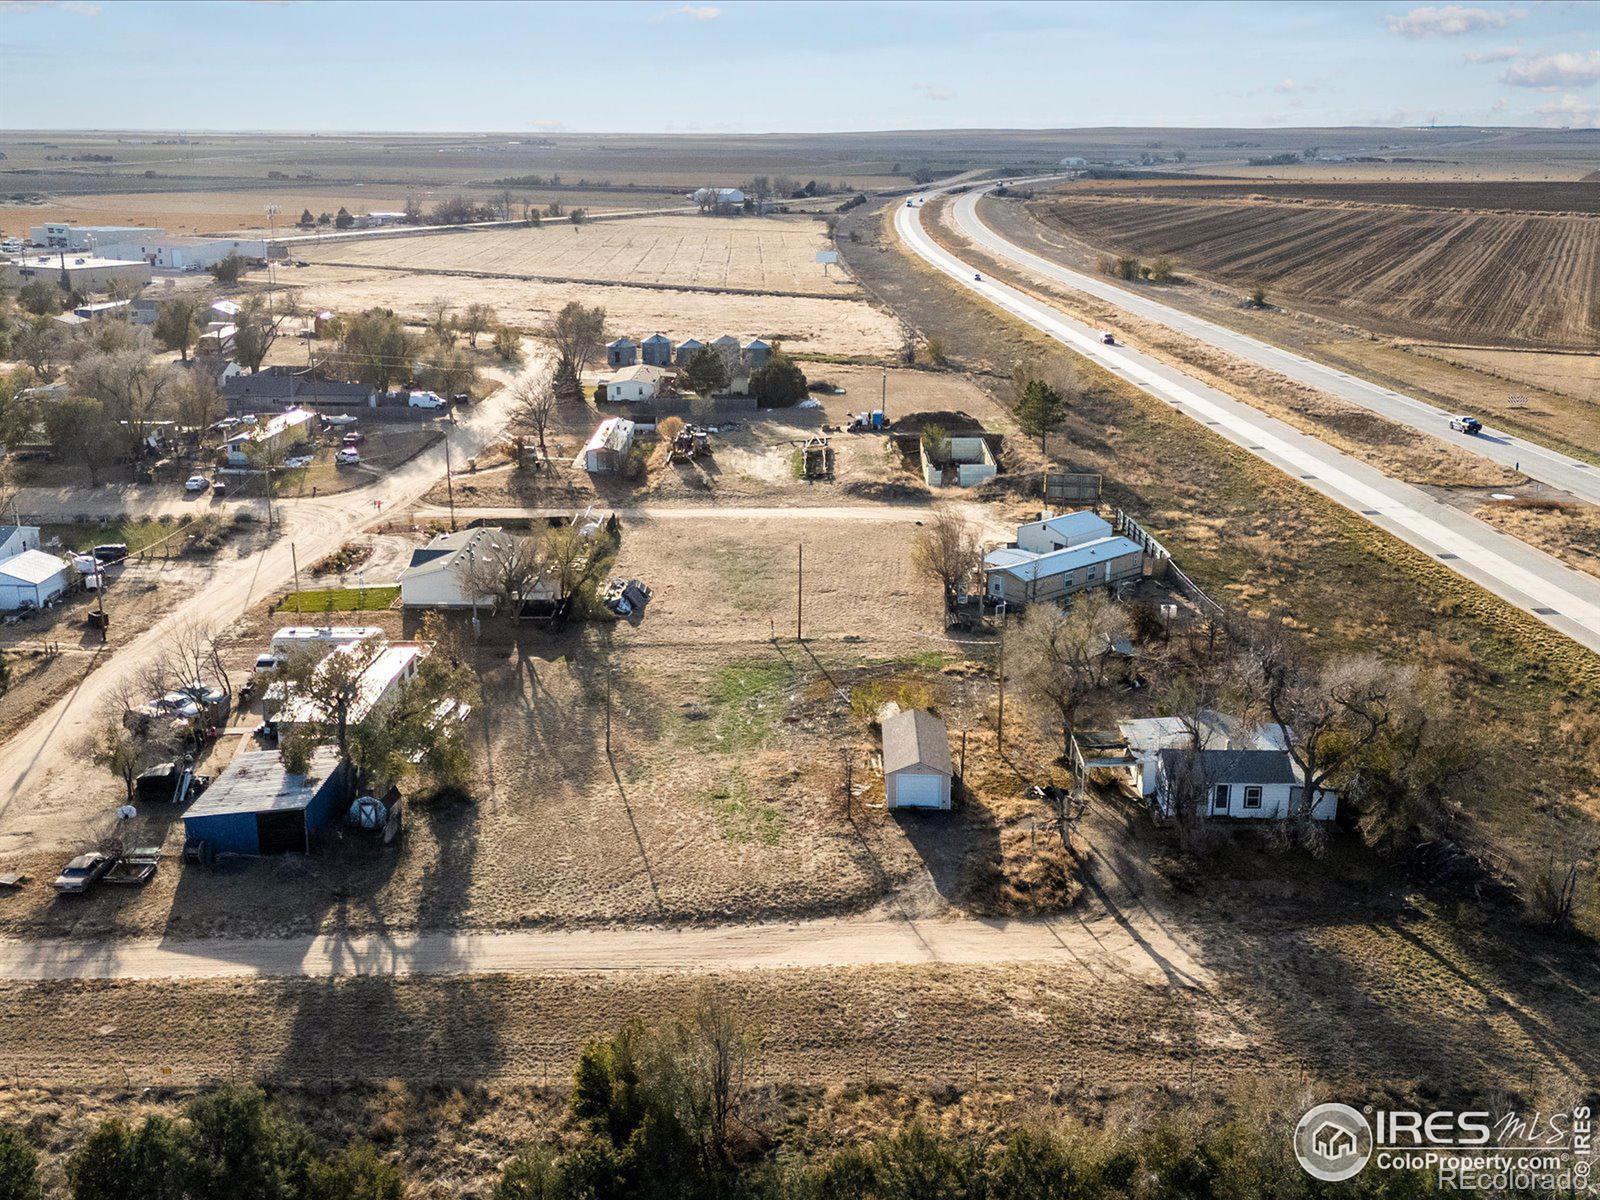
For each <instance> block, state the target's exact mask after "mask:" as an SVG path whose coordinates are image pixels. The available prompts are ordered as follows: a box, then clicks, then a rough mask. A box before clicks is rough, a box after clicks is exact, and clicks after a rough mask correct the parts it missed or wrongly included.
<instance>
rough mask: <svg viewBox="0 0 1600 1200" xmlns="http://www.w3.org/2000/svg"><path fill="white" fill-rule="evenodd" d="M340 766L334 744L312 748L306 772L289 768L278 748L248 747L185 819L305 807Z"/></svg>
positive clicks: (185, 814) (195, 803)
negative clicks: (296, 773)
mask: <svg viewBox="0 0 1600 1200" xmlns="http://www.w3.org/2000/svg"><path fill="white" fill-rule="evenodd" d="M338 769H339V752H338V750H336V749H334V748H333V747H332V746H318V747H317V748H316V750H314V751H312V754H311V766H310V768H309V769H308V770H307V771H306V773H305V774H304V775H303V776H300V775H295V776H291V775H290V774H289V773H288V772H287V771H285V770H284V769H283V757H282V756H281V755H280V754H279V753H278V752H277V751H276V750H246V751H244V752H243V753H241V754H238V755H236V756H235V757H234V760H233V761H232V762H231V763H229V764H228V766H227V769H226V770H224V771H223V772H222V774H221V775H219V776H217V779H216V782H215V783H213V784H212V785H211V786H210V787H208V788H207V789H206V790H205V792H204V793H203V794H202V795H201V796H200V799H198V800H196V801H195V802H194V803H193V804H192V805H190V807H189V811H188V812H186V813H184V814H183V816H184V820H186V821H187V820H192V819H193V818H195V817H215V816H221V815H223V814H225V813H256V812H274V811H278V810H283V809H296V808H304V807H305V806H306V805H307V804H309V803H310V802H311V799H312V797H313V796H315V795H316V794H317V793H318V792H319V791H321V790H322V785H323V784H324V783H326V782H327V780H328V777H329V776H330V775H332V774H333V773H334V772H335V771H336V770H338Z"/></svg>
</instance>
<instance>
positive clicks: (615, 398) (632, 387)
mask: <svg viewBox="0 0 1600 1200" xmlns="http://www.w3.org/2000/svg"><path fill="white" fill-rule="evenodd" d="M668 374H670V372H668V371H665V370H663V369H662V368H660V367H652V366H649V365H647V364H644V363H638V364H635V365H634V366H631V367H623V368H622V369H621V370H620V371H613V372H610V373H609V374H606V375H602V376H601V377H600V378H599V379H597V380H596V381H595V383H596V385H597V386H599V387H604V388H605V389H606V394H605V399H606V403H608V404H637V403H639V402H640V401H641V400H653V399H654V398H655V395H656V392H657V391H658V390H659V389H660V387H661V383H662V381H663V380H664V379H666V377H667V376H668Z"/></svg>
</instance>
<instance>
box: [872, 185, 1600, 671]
mask: <svg viewBox="0 0 1600 1200" xmlns="http://www.w3.org/2000/svg"><path fill="white" fill-rule="evenodd" d="M895 230H896V232H897V233H898V235H899V237H900V238H901V240H902V241H903V242H904V243H905V244H906V246H907V247H908V248H909V249H911V250H912V251H913V252H914V253H915V254H917V255H918V256H919V257H920V258H922V259H924V260H925V261H926V262H928V263H929V264H930V265H931V266H933V267H934V268H935V269H936V270H938V271H940V272H941V273H943V274H945V275H947V276H949V277H950V278H951V279H953V280H955V281H956V282H958V283H959V284H961V286H962V287H965V288H967V289H968V290H970V291H973V292H976V293H977V294H978V295H980V296H982V297H983V298H984V299H985V300H987V301H988V302H989V303H991V304H993V305H994V306H995V307H997V308H999V309H1001V310H1003V311H1005V312H1007V313H1010V314H1011V315H1012V316H1014V317H1016V318H1017V319H1018V320H1021V321H1024V322H1026V323H1027V324H1029V325H1032V326H1033V327H1034V328H1036V329H1038V330H1040V331H1041V332H1043V333H1046V334H1048V335H1049V336H1051V337H1053V338H1055V339H1056V340H1057V341H1059V342H1062V343H1063V344H1065V345H1067V346H1069V347H1071V348H1072V349H1073V350H1075V351H1077V352H1078V353H1079V354H1082V355H1083V356H1084V357H1086V358H1090V359H1093V360H1094V361H1095V362H1097V363H1099V364H1100V365H1101V366H1103V367H1105V368H1106V369H1107V370H1109V371H1111V372H1113V373H1114V374H1116V375H1119V376H1121V377H1122V378H1123V379H1125V380H1127V381H1128V382H1129V383H1131V384H1133V385H1134V386H1135V387H1137V388H1139V389H1140V390H1142V391H1144V392H1146V393H1148V394H1149V395H1151V396H1154V397H1156V398H1157V399H1159V400H1162V401H1164V402H1165V403H1168V404H1171V405H1172V406H1173V407H1175V408H1176V409H1177V410H1178V411H1179V412H1182V413H1183V414H1184V415H1186V416H1188V417H1190V418H1192V419H1193V420H1195V421H1197V422H1199V423H1200V424H1202V425H1205V426H1207V427H1208V428H1210V429H1213V430H1214V431H1215V432H1217V433H1218V434H1220V435H1222V436H1223V437H1225V438H1227V439H1228V440H1229V441H1231V442H1233V443H1234V444H1236V445H1238V446H1241V447H1243V448H1244V449H1246V450H1248V451H1249V452H1250V453H1252V454H1254V455H1256V456H1257V457H1258V458H1260V459H1262V460H1264V461H1265V462H1269V463H1271V464H1272V465H1273V466H1275V467H1277V468H1278V469H1279V470H1281V471H1283V472H1284V473H1285V474H1287V475H1290V476H1291V477H1293V478H1296V479H1299V480H1301V481H1302V482H1304V483H1305V484H1306V485H1307V486H1309V487H1312V488H1315V489H1316V490H1317V491H1319V492H1321V493H1322V494H1323V495H1325V496H1327V497H1328V498H1329V499H1331V500H1333V501H1335V502H1336V503H1338V504H1340V505H1343V506H1344V507H1345V508H1348V509H1350V510H1351V511H1352V512H1355V513H1358V514H1359V515H1360V516H1362V517H1364V518H1365V519H1366V520H1368V521H1370V522H1371V523H1372V524H1374V525H1376V526H1378V528H1380V529H1383V530H1385V531H1386V532H1388V533H1391V534H1393V535H1394V536H1396V537H1398V538H1400V539H1401V540H1402V541H1405V542H1407V543H1409V544H1410V545H1412V546H1415V547H1416V548H1417V549H1419V550H1421V551H1423V552H1424V553H1426V554H1427V555H1429V556H1430V557H1432V558H1434V559H1436V560H1438V561H1440V562H1442V563H1443V564H1444V565H1445V566H1447V567H1449V568H1450V569H1451V570H1453V571H1455V572H1456V573H1457V574H1459V575H1461V576H1463V577H1464V578H1467V579H1470V580H1472V581H1473V582H1474V583H1476V584H1478V585H1480V586H1481V587H1483V588H1485V589H1486V590H1488V591H1490V592H1493V593H1494V594H1495V595H1497V596H1500V597H1501V598H1502V599H1505V600H1507V601H1509V602H1510V603H1512V604H1514V605H1516V606H1517V607H1518V608H1520V609H1522V610H1523V611H1524V612H1528V613H1531V614H1533V615H1534V616H1535V617H1537V618H1538V619H1539V620H1540V621H1543V622H1544V623H1545V624H1546V625H1549V626H1550V627H1551V628H1552V629H1556V630H1558V631H1560V632H1561V633H1563V634H1566V635H1567V636H1568V637H1570V638H1572V639H1573V640H1574V641H1576V642H1578V643H1579V644H1580V645H1582V646H1585V647H1587V648H1588V649H1590V650H1592V651H1594V652H1596V653H1600V579H1596V578H1595V577H1594V576H1592V575H1588V574H1586V573H1584V572H1582V571H1576V570H1573V569H1572V568H1570V567H1567V566H1565V565H1563V564H1562V563H1560V562H1559V561H1557V560H1556V559H1555V558H1553V557H1551V556H1550V555H1548V554H1545V553H1544V552H1542V551H1540V550H1535V549H1534V548H1533V547H1531V546H1528V545H1527V544H1525V543H1523V542H1520V541H1517V540H1516V539H1515V538H1510V537H1506V536H1505V535H1504V534H1500V533H1497V532H1496V531H1494V530H1493V529H1491V528H1490V527H1489V526H1487V525H1485V524H1484V523H1483V522H1482V521H1478V520H1475V519H1473V518H1472V517H1469V516H1467V515H1466V514H1465V513H1462V512H1460V511H1459V510H1457V509H1453V508H1450V507H1448V506H1447V505H1444V504H1441V503H1439V502H1438V501H1437V500H1434V499H1433V498H1432V497H1430V496H1428V495H1427V494H1426V493H1425V492H1423V491H1421V490H1420V489H1419V488H1415V487H1412V486H1411V485H1410V484H1406V483H1401V482H1399V481H1397V480H1394V479H1391V478H1390V477H1389V476H1387V475H1385V474H1383V472H1381V471H1378V470H1376V469H1374V468H1373V467H1370V466H1368V465H1367V464H1366V463H1363V462H1361V461H1359V460H1357V459H1355V458H1352V457H1350V456H1349V455H1346V454H1343V453H1341V452H1339V451H1338V450H1335V449H1333V448H1332V447H1331V446H1328V445H1327V444H1325V443H1323V442H1321V441H1318V440H1317V439H1316V438H1314V437H1310V436H1308V435H1306V434H1303V433H1301V432H1300V431H1299V430H1297V429H1294V428H1292V427H1291V426H1289V425H1286V424H1284V423H1283V422H1281V421H1277V420H1274V419H1273V418H1271V417H1269V416H1267V415H1266V414H1264V413H1262V412H1260V411H1258V410H1257V409H1254V408H1251V407H1250V406H1249V405H1247V404H1244V403H1241V402H1240V401H1238V400H1235V399H1234V398H1233V397H1231V396H1229V395H1227V394H1226V393H1224V392H1221V391H1218V390H1217V389H1216V388H1213V387H1209V386H1207V385H1206V384H1204V383H1201V382H1200V381H1199V380H1197V379H1194V378H1193V377H1191V376H1189V375H1186V374H1184V373H1183V372H1182V371H1179V370H1177V369H1176V368H1174V367H1170V366H1168V365H1167V364H1165V363H1163V362H1161V361H1160V360H1158V359H1156V358H1153V357H1151V356H1150V355H1148V354H1142V353H1140V352H1139V351H1137V350H1133V349H1130V348H1129V347H1127V346H1107V345H1103V344H1102V343H1101V342H1100V339H1099V337H1098V336H1097V331H1096V330H1094V329H1092V328H1091V327H1090V326H1088V325H1085V324H1084V323H1083V322H1081V321H1077V320H1074V319H1072V318H1070V317H1068V316H1066V315H1064V314H1063V313H1061V312H1060V311H1059V310H1057V309H1056V308H1054V307H1052V306H1051V305H1049V304H1048V303H1046V302H1044V301H1041V300H1037V299H1035V298H1034V297H1032V296H1030V295H1028V294H1026V293H1024V292H1022V291H1020V290H1018V289H1016V288H1013V287H1009V286H1007V285H1006V284H1003V283H999V282H997V281H995V280H993V279H989V278H987V277H979V272H978V269H977V268H975V267H974V266H973V265H972V264H970V263H967V262H963V261H962V260H961V259H960V258H957V257H956V256H955V255H953V254H951V253H950V252H949V251H947V250H945V249H944V248H943V247H942V246H940V245H939V244H938V243H937V242H935V241H934V240H933V239H932V238H931V237H929V236H928V234H927V232H926V231H925V230H924V229H923V227H922V209H921V206H920V205H919V204H907V205H902V206H901V207H900V208H899V209H898V210H897V211H896V214H895ZM1019 253H1021V252H1019ZM1351 586H1352V592H1353V594H1359V589H1360V581H1359V580H1352V581H1351Z"/></svg>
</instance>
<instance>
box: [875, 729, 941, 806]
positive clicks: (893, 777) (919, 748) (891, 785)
mask: <svg viewBox="0 0 1600 1200" xmlns="http://www.w3.org/2000/svg"><path fill="white" fill-rule="evenodd" d="M953 774H954V772H953V771H952V770H951V768H950V734H949V733H948V732H947V731H946V729H945V727H944V722H943V721H941V720H939V718H938V717H936V716H934V715H933V714H932V713H930V712H927V711H925V710H923V709H920V708H913V709H908V710H906V711H905V712H898V713H895V714H894V715H893V716H892V717H885V718H884V720H883V793H884V799H885V800H886V801H887V803H888V806H889V807H890V808H892V809H893V808H934V809H945V808H949V807H950V780H951V777H952V775H953Z"/></svg>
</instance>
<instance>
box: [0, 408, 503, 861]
mask: <svg viewBox="0 0 1600 1200" xmlns="http://www.w3.org/2000/svg"><path fill="white" fill-rule="evenodd" d="M508 404H509V389H501V390H500V391H499V392H497V393H496V394H495V395H494V396H492V397H490V398H489V399H488V400H486V401H484V402H483V403H481V404H479V405H477V406H476V407H475V408H474V409H473V410H472V412H471V413H470V415H468V416H467V417H466V418H465V419H464V420H462V421H461V422H459V423H458V424H457V425H456V427H455V430H454V432H453V434H452V436H451V441H452V445H453V449H454V452H455V453H456V454H457V455H458V456H461V457H470V456H472V455H473V454H476V453H478V452H480V451H481V450H482V448H483V447H484V446H485V445H487V444H488V443H489V442H490V441H492V440H493V439H494V438H495V437H496V436H498V435H499V433H500V431H501V428H502V426H503V424H504V415H505V409H506V407H507V405H508ZM444 466H445V450H444V446H443V444H442V443H441V444H440V445H437V446H434V447H433V448H431V449H429V450H427V451H425V452H424V453H422V454H420V455H418V456H417V457H416V458H414V459H412V460H411V461H410V462H408V463H407V464H405V466H403V467H401V468H399V469H398V470H396V471H394V472H392V473H391V474H389V475H386V476H384V477H383V478H381V479H380V480H378V481H377V482H375V483H374V484H372V485H371V486H370V487H368V488H366V489H363V490H362V491H360V492H356V493H347V494H343V495H339V496H328V497H321V498H318V499H300V500H285V501H281V502H279V503H278V504H277V505H276V513H277V518H278V519H279V520H281V521H282V523H283V533H282V535H281V536H279V537H278V538H277V540H276V541H274V542H273V543H272V544H271V545H270V546H269V547H268V548H267V549H265V550H263V551H262V552H261V553H260V554H258V555H255V556H252V557H249V558H235V559H224V560H222V561H221V562H219V564H218V565H217V567H216V568H215V570H214V571H213V572H212V574H211V576H210V577H209V579H208V580H207V582H206V583H205V585H204V586H203V587H198V586H197V587H196V588H195V589H194V592H193V594H192V595H190V596H188V597H187V598H186V599H184V600H183V601H182V602H181V603H180V604H178V605H177V606H176V607H175V608H174V609H173V610H172V611H171V612H170V613H169V614H168V615H167V616H166V617H164V618H163V619H161V620H160V621H158V622H157V623H156V624H155V625H154V626H152V627H151V628H150V629H149V630H148V631H146V632H145V633H143V634H141V635H139V636H138V637H136V638H134V639H133V640H132V641H130V642H128V643H126V644H118V643H117V641H116V630H115V628H113V629H112V631H111V632H112V642H111V645H110V647H109V648H108V652H105V653H103V654H102V655H101V660H100V663H99V665H98V666H97V667H96V668H95V669H94V670H93V671H92V672H91V673H90V674H89V675H88V676H87V677H85V679H84V680H83V681H82V682H81V683H80V684H79V685H78V686H77V687H76V688H75V689H74V690H73V691H72V692H70V693H69V694H67V695H66V696H63V697H62V698H61V699H60V700H59V701H58V702H57V703H56V704H54V705H52V706H51V707H50V708H49V709H47V710H46V711H45V712H44V713H42V714H41V715H40V716H39V717H38V718H37V719H35V720H34V721H33V722H32V723H31V724H29V725H28V726H27V727H26V728H24V729H22V730H19V731H18V732H17V733H16V735H15V736H14V737H12V738H11V739H10V740H9V741H7V742H6V743H5V745H4V746H3V747H0V851H7V852H10V851H17V850H24V849H37V848H40V847H41V846H49V845H54V844H67V843H69V842H72V840H73V839H75V838H77V837H78V836H79V834H80V833H81V830H80V829H79V828H78V827H77V825H76V823H75V822H71V821H68V820H64V819H63V817H64V814H65V813H67V812H68V810H70V809H71V808H72V807H73V806H74V804H75V803H76V802H75V800H74V798H73V796H72V794H71V793H72V791H73V789H74V786H75V785H74V780H75V778H76V773H75V772H74V771H72V770H67V769H63V768H65V767H66V766H67V765H68V764H69V763H73V762H75V761H77V760H79V759H81V757H82V755H81V746H82V743H83V740H84V737H85V735H86V734H88V733H89V732H90V731H91V729H92V728H93V723H94V719H95V715H96V711H97V709H98V708H99V706H100V705H101V704H102V702H103V701H104V699H105V697H106V696H108V695H109V694H111V691H112V689H113V688H115V687H116V685H117V684H118V683H119V682H120V681H122V680H125V679H132V678H135V677H136V676H137V674H138V672H139V671H140V670H141V669H142V668H144V667H146V666H148V665H149V664H150V663H151V662H153V661H155V660H156V658H157V657H158V656H159V655H160V654H161V652H162V648H163V646H164V645H165V643H166V642H167V639H168V638H169V636H170V634H171V633H172V631H173V630H175V629H179V628H182V627H183V626H185V625H188V624H190V623H192V622H195V621H202V622H204V623H206V624H208V625H217V626H223V625H227V624H228V623H229V622H231V621H233V620H235V619H236V618H237V617H239V616H240V615H241V614H242V613H243V612H245V610H246V609H248V608H249V607H250V605H251V604H253V603H254V602H256V601H257V600H259V599H261V597H262V596H264V595H266V594H268V593H270V592H273V591H275V590H277V589H278V588H279V587H281V586H283V585H284V584H285V583H286V582H288V580H289V579H290V578H291V576H292V573H293V569H294V567H293V563H294V556H295V555H298V558H299V561H300V562H302V563H309V562H314V561H316V560H317V559H318V558H320V557H322V556H323V555H326V554H328V553H330V552H332V551H333V550H336V549H337V548H338V547H339V545H340V544H341V543H342V542H343V541H344V540H345V539H346V538H348V537H349V536H350V535H351V534H352V533H354V532H356V531H358V530H360V529H363V528H365V527H366V526H368V525H371V524H373V523H374V522H376V521H378V520H380V519H381V518H382V517H383V515H384V514H385V513H386V512H390V511H393V510H394V509H395V508H397V507H400V506H402V505H404V504H408V503H411V502H413V501H415V500H416V499H417V498H419V497H420V496H422V495H423V494H424V493H425V492H426V491H427V490H428V489H429V488H430V487H432V486H433V484H434V482H435V481H436V480H437V479H439V478H440V477H441V476H442V475H443V474H444Z"/></svg>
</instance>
